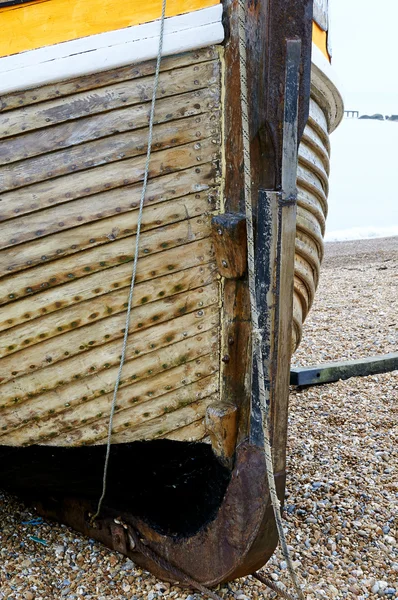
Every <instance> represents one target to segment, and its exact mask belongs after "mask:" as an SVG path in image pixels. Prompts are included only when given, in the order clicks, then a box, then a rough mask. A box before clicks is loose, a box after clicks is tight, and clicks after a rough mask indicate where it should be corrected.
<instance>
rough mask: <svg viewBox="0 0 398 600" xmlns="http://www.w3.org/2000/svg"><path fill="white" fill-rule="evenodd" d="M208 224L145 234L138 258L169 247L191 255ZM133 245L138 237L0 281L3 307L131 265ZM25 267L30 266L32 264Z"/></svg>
mask: <svg viewBox="0 0 398 600" xmlns="http://www.w3.org/2000/svg"><path fill="white" fill-rule="evenodd" d="M208 221H209V218H208V217H196V218H194V219H186V220H185V221H182V222H180V223H173V224H172V225H167V226H166V227H161V228H159V229H155V230H150V231H148V232H145V233H143V235H142V237H141V244H140V252H139V256H140V257H144V256H148V255H149V254H158V253H159V252H162V251H163V250H165V249H167V248H174V247H176V246H182V247H183V248H181V252H182V253H184V254H187V253H189V243H190V242H193V241H196V240H199V239H203V238H205V237H207V236H208V235H209V223H208ZM110 233H111V232H110ZM134 242H135V236H129V237H127V238H124V239H121V240H116V241H113V242H111V241H109V242H108V243H107V244H104V245H102V246H99V247H97V248H92V249H91V250H90V249H89V250H85V251H84V252H78V253H77V254H74V255H72V256H67V257H65V258H61V259H59V260H57V261H52V262H50V263H48V264H44V265H41V266H37V267H36V268H35V269H28V270H27V271H26V272H25V271H22V272H19V273H15V274H13V275H11V276H8V277H6V278H3V279H2V280H0V304H5V303H7V302H9V301H10V300H15V299H17V298H21V297H23V296H26V295H28V294H32V293H35V292H39V291H41V290H43V289H44V288H50V287H54V286H56V285H60V284H62V283H65V282H67V281H68V280H71V279H77V278H79V277H84V276H86V275H88V274H91V273H95V272H98V271H104V270H107V269H109V268H111V267H115V266H116V265H119V264H122V263H125V262H130V261H132V260H133V253H134ZM71 249H72V250H77V249H75V248H71ZM161 264H162V260H161V259H160V260H159V261H158V268H160V267H161ZM10 266H11V265H10ZM26 266H27V267H29V265H26ZM167 269H168V270H169V271H173V270H175V267H174V265H173V264H169V265H167ZM105 277H106V275H105Z"/></svg>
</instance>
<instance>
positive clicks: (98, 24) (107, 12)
mask: <svg viewBox="0 0 398 600" xmlns="http://www.w3.org/2000/svg"><path fill="white" fill-rule="evenodd" d="M216 4H219V0H167V9H166V16H167V17H173V16H175V15H180V14H184V13H188V12H191V11H194V10H198V9H200V8H207V7H209V6H214V5H216ZM161 12H162V0H38V1H37V2H32V3H30V4H22V5H19V6H18V5H17V6H10V7H6V8H2V9H0V31H1V36H0V56H9V55H10V54H17V53H18V52H24V51H25V50H34V49H36V48H41V47H43V46H50V45H52V44H58V43H59V42H66V41H69V40H75V39H78V38H81V37H86V36H89V35H94V34H97V33H104V32H107V31H115V30H116V29H123V28H124V27H131V26H132V25H139V24H141V23H147V22H149V21H155V20H156V19H159V18H160V15H161Z"/></svg>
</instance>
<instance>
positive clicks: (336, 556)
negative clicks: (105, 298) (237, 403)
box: [0, 238, 398, 600]
mask: <svg viewBox="0 0 398 600" xmlns="http://www.w3.org/2000/svg"><path fill="white" fill-rule="evenodd" d="M397 267H398V238H389V239H384V240H380V239H379V240H369V241H359V242H339V243H329V244H327V246H326V258H325V263H324V269H323V273H322V278H321V282H320V287H319V291H318V295H317V299H316V302H315V305H314V307H313V310H312V311H311V314H310V317H309V319H308V321H307V322H306V324H305V330H304V339H303V342H302V345H301V346H300V349H299V351H298V352H297V353H296V355H295V359H294V362H295V363H296V364H299V365H305V364H314V363H318V362H325V361H329V360H336V359H353V358H358V357H361V356H371V355H375V354H384V353H387V352H392V351H397V339H398V335H397V330H398V315H397V298H398V293H397V291H398V290H397V287H398V268H397ZM290 406H291V411H290V419H289V421H290V428H289V447H288V481H287V490H288V491H287V497H286V503H285V524H286V531H287V538H288V543H289V544H290V547H291V551H292V555H293V559H294V561H295V565H296V567H297V569H298V572H299V574H300V576H301V579H302V581H303V583H304V584H305V590H306V593H307V597H308V598H321V599H322V598H356V599H358V600H361V599H365V598H381V597H384V598H386V599H390V598H394V597H395V598H398V547H397V546H398V542H397V540H398V522H397V520H398V477H397V472H398V439H397V438H398V427H397V423H398V418H397V416H398V372H395V373H387V374H383V375H377V376H371V377H363V378H356V379H350V380H348V381H344V382H342V381H340V382H337V383H333V384H328V385H323V386H319V387H312V388H308V389H305V390H301V391H300V390H292V394H291V403H290ZM35 518H36V517H35V514H34V513H33V512H32V511H31V510H30V509H28V508H26V507H25V506H24V505H23V504H22V503H21V502H20V501H18V500H17V499H14V498H12V497H10V496H8V495H6V494H3V495H1V493H0V542H1V547H0V554H1V559H0V561H1V562H0V583H1V588H0V598H1V599H13V600H14V599H15V600H19V599H25V600H33V599H34V600H50V599H51V600H53V599H59V598H60V599H66V600H71V599H83V598H85V599H86V600H90V599H94V598H95V599H96V600H105V599H113V600H141V599H142V600H155V599H156V598H161V597H162V598H164V599H167V598H173V599H174V600H184V599H189V600H199V599H201V598H203V596H200V595H198V594H194V593H193V592H187V591H185V590H181V589H180V588H178V587H173V586H169V585H168V584H164V583H162V582H159V581H157V580H156V579H155V578H154V577H152V576H151V575H150V574H149V573H147V572H145V571H142V570H141V569H139V568H137V567H135V565H134V564H133V563H132V562H131V561H129V560H127V559H126V558H124V557H122V556H121V555H119V554H117V553H114V552H110V551H109V550H107V549H106V548H103V547H102V546H100V545H99V544H96V543H95V542H93V541H92V540H87V539H86V538H83V537H81V536H79V535H77V534H76V533H74V532H73V531H71V530H70V529H68V528H67V527H64V526H59V525H55V524H53V523H51V522H45V521H40V522H38V523H37V524H34V523H30V524H27V523H26V521H31V520H32V519H35ZM42 542H44V543H45V545H43V543H42ZM264 573H266V574H267V575H268V576H270V577H272V579H274V580H275V581H277V582H279V583H280V585H281V586H285V585H286V586H287V587H288V588H290V585H289V582H288V578H287V574H286V565H285V563H284V561H283V558H282V556H281V554H280V552H279V551H277V552H276V553H275V554H274V556H273V557H272V559H271V561H270V562H269V563H268V565H266V567H265V568H264ZM218 593H219V594H220V596H221V597H222V598H224V599H225V600H227V599H228V600H232V599H235V600H259V599H260V598H264V597H271V596H273V593H272V592H268V591H267V589H266V588H264V587H263V586H262V585H261V584H259V583H258V582H257V581H255V580H253V579H252V578H251V577H247V578H245V579H241V580H238V581H235V582H233V583H230V584H228V585H225V586H222V587H220V588H219V589H218Z"/></svg>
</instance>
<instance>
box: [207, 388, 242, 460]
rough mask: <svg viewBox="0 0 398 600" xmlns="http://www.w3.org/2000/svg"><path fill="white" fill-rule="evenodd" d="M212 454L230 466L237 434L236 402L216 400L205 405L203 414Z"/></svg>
mask: <svg viewBox="0 0 398 600" xmlns="http://www.w3.org/2000/svg"><path fill="white" fill-rule="evenodd" d="M205 425H206V432H207V433H208V435H209V437H210V440H211V445H212V448H213V452H214V454H215V455H216V456H217V457H218V459H219V460H220V462H222V463H223V464H224V465H225V466H226V467H228V468H231V467H232V464H233V456H234V454H235V448H236V438H237V434H238V408H237V406H236V404H229V403H227V402H222V401H221V402H220V399H218V401H217V402H215V403H214V404H211V405H210V406H208V407H207V410H206V416H205Z"/></svg>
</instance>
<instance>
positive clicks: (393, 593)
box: [384, 587, 396, 596]
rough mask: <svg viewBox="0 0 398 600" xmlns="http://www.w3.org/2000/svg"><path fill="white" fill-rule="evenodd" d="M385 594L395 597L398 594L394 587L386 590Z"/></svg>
mask: <svg viewBox="0 0 398 600" xmlns="http://www.w3.org/2000/svg"><path fill="white" fill-rule="evenodd" d="M384 594H385V595H386V596H395V594H396V589H395V588H393V587H388V588H386V589H385V590H384Z"/></svg>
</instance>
